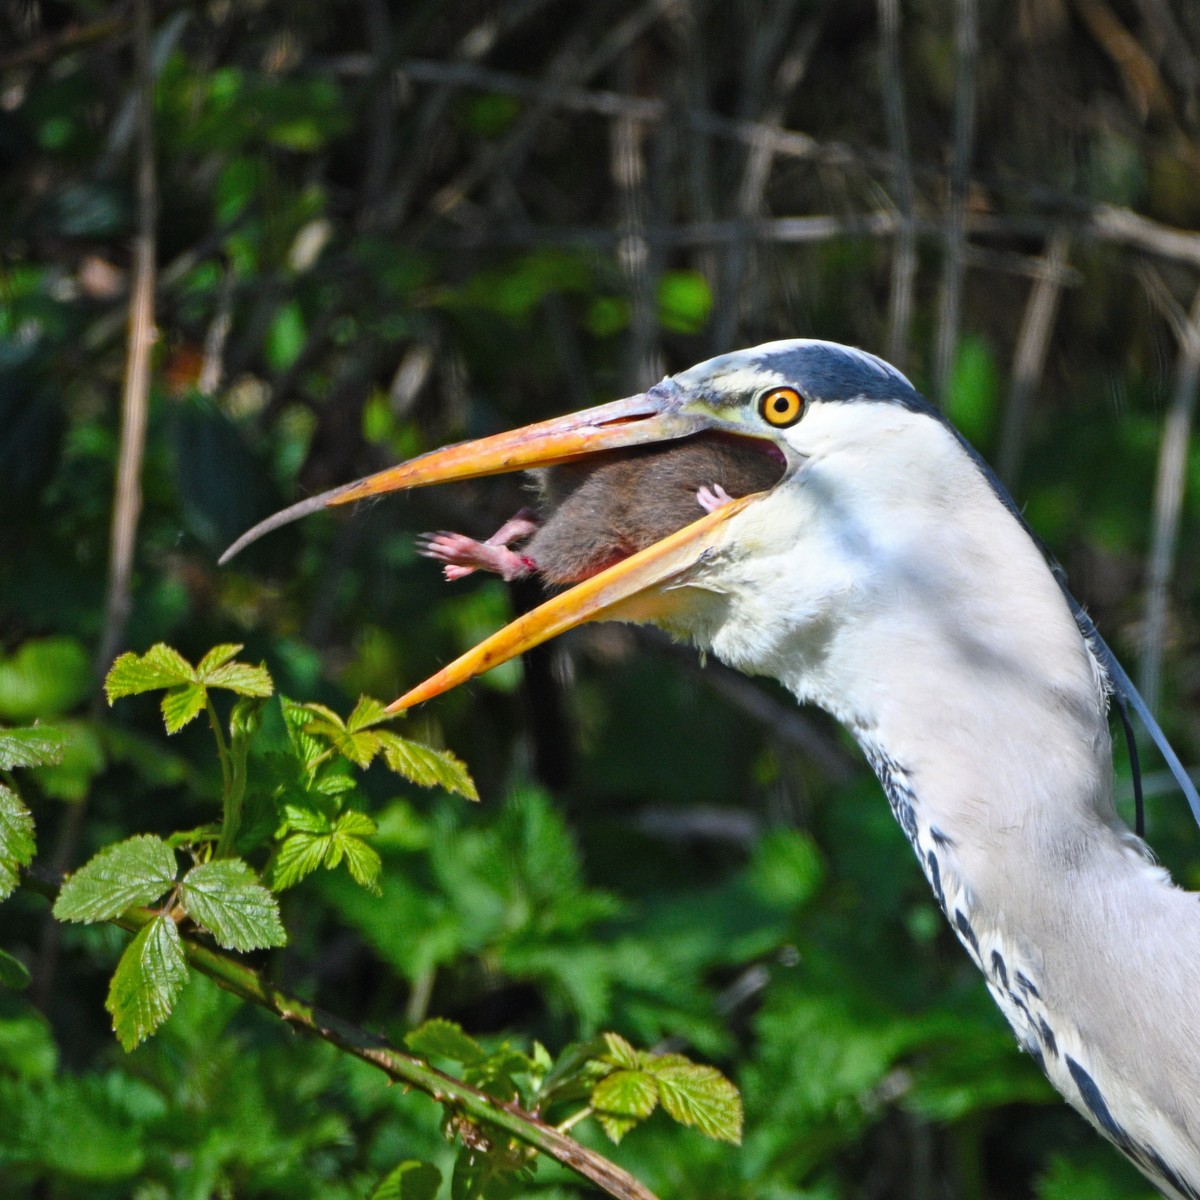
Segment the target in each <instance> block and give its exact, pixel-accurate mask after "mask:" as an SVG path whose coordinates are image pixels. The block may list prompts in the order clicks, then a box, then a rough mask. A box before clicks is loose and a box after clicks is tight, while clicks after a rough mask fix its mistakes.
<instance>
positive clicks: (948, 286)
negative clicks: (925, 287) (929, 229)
mask: <svg viewBox="0 0 1200 1200" xmlns="http://www.w3.org/2000/svg"><path fill="white" fill-rule="evenodd" d="M954 11H955V39H954V43H955V45H954V48H955V87H954V150H953V154H952V157H951V162H950V187H949V196H948V203H947V205H946V223H945V228H944V232H943V246H944V249H945V259H944V261H943V264H942V294H941V302H940V304H939V306H938V329H937V342H936V344H935V347H934V381H935V382H934V387H935V392H936V397H937V401H938V403H939V404H942V405H944V404H945V403H946V400H947V392H948V390H949V387H950V373H951V371H953V369H954V358H955V355H956V354H957V351H958V329H959V324H960V321H961V309H962V285H963V275H964V273H965V270H966V266H965V263H964V261H963V253H962V250H963V244H964V242H965V240H966V228H965V217H966V208H967V189H968V186H969V183H970V180H969V177H968V173H969V171H970V168H971V151H972V146H973V144H974V140H975V79H976V73H977V69H978V65H979V12H978V9H977V7H976V0H956V3H955V6H954Z"/></svg>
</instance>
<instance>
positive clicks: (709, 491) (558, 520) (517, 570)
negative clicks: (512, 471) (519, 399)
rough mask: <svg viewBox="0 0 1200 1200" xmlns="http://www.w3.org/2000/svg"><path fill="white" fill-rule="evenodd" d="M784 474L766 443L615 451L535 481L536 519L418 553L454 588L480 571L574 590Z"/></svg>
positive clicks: (544, 471)
mask: <svg viewBox="0 0 1200 1200" xmlns="http://www.w3.org/2000/svg"><path fill="white" fill-rule="evenodd" d="M783 471H784V462H783V458H782V455H780V454H779V452H778V451H777V450H775V449H774V447H772V446H771V445H770V443H767V442H761V441H756V440H753V439H749V438H739V437H727V436H722V435H720V434H699V435H695V436H693V437H689V438H683V439H680V440H678V441H673V442H664V443H660V444H658V445H651V446H637V447H633V448H630V449H628V450H617V451H610V452H606V453H602V454H596V455H593V456H590V457H588V458H586V459H581V460H580V461H579V462H575V463H567V464H564V465H562V466H557V467H544V468H541V469H539V470H535V471H531V472H530V474H531V475H533V476H534V480H535V484H536V486H537V488H538V491H539V493H540V498H539V505H538V511H535V510H534V509H532V508H523V509H521V511H520V512H518V513H517V514H516V515H515V516H514V517H512V518H510V519H509V520H508V521H505V523H504V524H503V525H501V526H500V528H499V529H498V530H497V531H496V532H495V533H494V534H492V536H491V537H490V538H488V539H487V540H486V541H483V542H480V541H476V540H475V539H474V538H471V537H468V536H466V534H461V533H448V532H442V533H427V534H425V535H423V536H422V537H421V538H420V539H418V542H417V548H418V552H419V553H420V554H423V555H424V556H425V557H426V558H433V559H436V560H438V561H439V562H441V563H442V564H443V573H444V574H445V576H446V578H447V579H449V580H453V579H461V578H463V577H464V576H466V575H470V574H471V573H472V572H473V571H476V570H483V571H492V572H495V573H496V574H497V575H500V576H501V577H502V578H504V579H506V580H513V579H520V578H524V577H525V576H527V575H533V574H537V575H540V576H541V577H542V579H544V580H545V581H546V582H547V583H551V584H568V583H578V582H579V581H580V580H581V579H587V578H589V577H590V576H592V575H595V574H597V573H598V572H599V571H602V570H604V569H605V567H609V566H612V565H613V563H616V562H620V561H621V560H622V559H624V558H628V557H629V555H631V554H635V553H637V551H639V550H642V549H645V547H647V546H651V545H653V544H654V543H655V542H657V541H661V540H662V539H663V538H665V537H667V536H668V535H669V534H672V533H674V532H675V531H676V530H677V529H682V528H683V527H684V526H685V525H690V524H691V523H692V522H693V521H695V520H697V519H698V518H699V517H700V516H701V515H703V513H706V512H713V511H715V510H716V509H718V508H720V507H721V505H723V504H727V503H728V502H729V501H730V500H733V499H736V498H738V497H740V496H747V495H749V494H750V493H752V492H762V491H766V490H767V489H769V488H771V487H773V486H774V485H775V484H776V483H778V482H779V479H780V478H781V476H782V475H783ZM514 546H516V547H517V549H515V550H514V549H513V547H514Z"/></svg>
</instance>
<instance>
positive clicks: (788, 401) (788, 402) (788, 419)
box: [758, 387, 804, 429]
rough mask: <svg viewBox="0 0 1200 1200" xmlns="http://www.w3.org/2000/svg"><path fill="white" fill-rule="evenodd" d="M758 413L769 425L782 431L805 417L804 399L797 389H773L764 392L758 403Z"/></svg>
mask: <svg viewBox="0 0 1200 1200" xmlns="http://www.w3.org/2000/svg"><path fill="white" fill-rule="evenodd" d="M758 411H759V412H761V413H762V415H763V419H764V420H765V421H766V422H767V424H768V425H774V426H775V427H776V428H777V429H782V428H784V427H785V426H787V425H795V423H796V422H797V421H798V420H800V418H801V417H802V416H804V397H803V396H802V395H800V393H799V392H798V391H796V389H795V388H790V387H781V388H772V389H771V390H770V391H769V392H764V393H763V397H762V399H761V400H760V401H759V402H758Z"/></svg>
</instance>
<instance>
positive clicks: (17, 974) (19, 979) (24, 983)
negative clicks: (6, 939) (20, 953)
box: [0, 950, 30, 992]
mask: <svg viewBox="0 0 1200 1200" xmlns="http://www.w3.org/2000/svg"><path fill="white" fill-rule="evenodd" d="M29 980H30V975H29V968H28V967H27V966H26V965H25V964H24V963H23V962H22V961H21V960H20V959H19V958H14V957H13V956H12V955H11V954H9V952H8V951H7V950H0V984H2V985H3V986H4V987H6V988H11V989H12V990H13V991H14V992H19V991H21V990H22V989H23V988H27V987H28V986H29Z"/></svg>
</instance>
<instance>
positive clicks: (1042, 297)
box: [996, 230, 1070, 490]
mask: <svg viewBox="0 0 1200 1200" xmlns="http://www.w3.org/2000/svg"><path fill="white" fill-rule="evenodd" d="M1069 246H1070V239H1069V238H1068V237H1067V235H1066V234H1065V233H1064V232H1063V231H1062V230H1059V231H1057V232H1056V233H1054V234H1053V235H1051V238H1050V241H1049V242H1048V243H1047V245H1046V254H1045V262H1046V268H1047V269H1046V272H1045V274H1043V275H1041V276H1039V277H1037V278H1036V279H1035V280H1034V284H1033V287H1032V288H1031V289H1030V292H1029V300H1028V302H1027V303H1026V305H1025V314H1024V316H1023V317H1022V318H1021V332H1020V333H1019V334H1018V336H1017V347H1016V351H1015V352H1014V354H1013V371H1012V383H1011V385H1010V387H1009V390H1008V403H1007V404H1006V405H1005V408H1004V428H1003V430H1002V431H1001V434H1000V450H999V453H998V454H997V456H996V470H997V472H998V473H999V475H1000V478H1001V479H1003V480H1004V482H1005V483H1006V484H1007V485H1008V487H1009V489H1010V490H1012V489H1013V488H1015V487H1016V482H1017V474H1018V472H1019V471H1020V469H1021V455H1022V453H1023V451H1024V448H1025V430H1026V427H1027V425H1028V421H1029V407H1030V404H1031V403H1032V401H1033V394H1034V392H1035V391H1036V390H1037V385H1038V381H1039V380H1040V379H1041V377H1042V372H1043V370H1044V369H1045V365H1046V351H1047V350H1048V349H1049V346H1050V331H1051V330H1052V329H1053V328H1054V318H1055V316H1056V314H1057V313H1058V300H1059V296H1060V295H1061V294H1062V287H1063V280H1064V278H1065V267H1066V264H1067V249H1068V247H1069Z"/></svg>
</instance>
